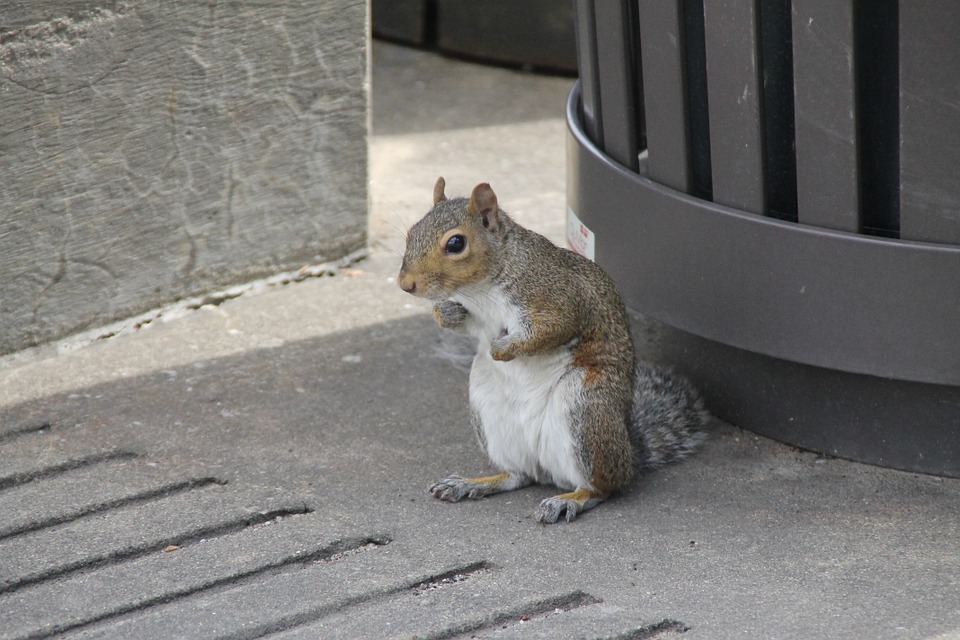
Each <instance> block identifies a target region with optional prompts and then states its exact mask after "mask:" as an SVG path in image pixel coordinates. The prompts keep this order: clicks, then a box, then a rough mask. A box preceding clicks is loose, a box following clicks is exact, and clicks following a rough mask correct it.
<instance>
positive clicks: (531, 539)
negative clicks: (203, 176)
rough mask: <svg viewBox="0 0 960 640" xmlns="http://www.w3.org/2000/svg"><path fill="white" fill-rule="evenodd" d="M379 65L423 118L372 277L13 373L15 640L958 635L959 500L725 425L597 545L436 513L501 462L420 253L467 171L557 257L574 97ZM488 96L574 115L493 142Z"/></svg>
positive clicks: (517, 500) (384, 53)
mask: <svg viewBox="0 0 960 640" xmlns="http://www.w3.org/2000/svg"><path fill="white" fill-rule="evenodd" d="M375 60H376V63H375V83H378V84H377V86H378V87H379V90H378V91H375V98H374V100H375V102H374V104H375V113H374V117H375V120H376V123H377V124H379V123H380V117H381V114H383V113H385V112H390V113H391V114H392V115H391V117H392V118H396V119H395V120H394V122H395V123H397V124H396V126H397V127H399V123H401V122H402V121H403V118H405V117H409V118H411V119H417V123H413V122H411V125H410V131H409V132H404V131H402V130H401V129H399V128H395V129H392V130H390V131H389V132H383V129H382V128H377V124H375V135H374V136H373V140H372V145H371V157H372V164H373V168H372V175H373V181H374V185H373V188H372V192H373V194H374V199H373V200H374V202H373V209H372V212H373V218H374V219H373V221H372V223H371V238H373V240H374V242H373V246H372V252H371V257H370V258H368V259H367V260H364V261H362V262H359V263H357V264H354V265H352V266H350V267H346V268H343V269H340V270H337V271H336V275H334V276H332V277H322V278H311V279H308V280H305V281H302V282H296V283H291V284H288V285H280V284H277V285H274V286H265V287H261V288H259V289H255V290H252V291H251V292H249V293H246V294H244V295H242V296H240V297H238V298H234V299H229V300H225V301H222V302H221V303H220V304H209V305H206V306H202V307H201V308H199V309H197V310H195V311H184V312H182V313H176V314H170V315H169V316H161V317H159V318H158V319H157V320H155V321H153V322H151V323H150V324H148V325H145V326H144V327H143V328H141V329H140V330H139V331H134V332H131V333H129V334H127V335H121V336H118V337H114V338H110V339H105V340H98V341H95V342H93V343H91V344H89V345H87V346H83V347H80V346H78V345H77V344H73V345H72V347H71V348H70V349H63V348H61V349H58V348H57V346H56V345H51V346H48V347H45V348H42V349H34V350H31V351H29V352H24V353H21V354H18V355H17V357H15V358H13V357H8V358H6V359H4V360H2V361H0V508H2V510H3V513H4V514H5V518H4V522H3V523H0V524H2V528H0V577H2V582H0V638H50V637H57V638H60V637H63V638H132V637H145V638H205V639H206V638H231V639H235V638H261V637H271V638H284V639H288V638H327V637H350V638H357V637H370V638H384V637H396V638H410V637H429V638H457V637H496V638H516V637H522V638H580V637H585V638H664V639H666V638H680V637H682V638H710V639H713V638H797V639H804V640H806V639H809V638H870V639H873V638H891V639H900V638H910V639H924V638H938V639H946V638H956V637H960V582H958V580H957V576H958V575H960V552H958V543H957V539H956V538H957V536H956V532H957V530H958V526H960V482H958V481H956V480H946V479H939V478H934V477H928V476H919V475H914V474H907V473H900V472H894V471H887V470H883V469H877V468H873V467H868V466H864V465H859V464H855V463H850V462H846V461H843V460H837V459H830V458H823V457H818V456H816V455H813V454H808V453H803V452H799V451H797V450H794V449H791V448H788V447H784V446H781V445H778V444H776V443H772V442H770V441H768V440H765V439H762V438H759V437H755V436H753V435H750V434H747V433H744V432H741V431H739V430H738V429H736V428H735V427H732V426H729V425H723V424H716V425H715V428H714V433H713V437H712V438H711V440H710V441H709V443H708V444H707V446H706V447H705V448H704V450H703V451H702V452H701V453H700V454H699V455H698V456H696V457H695V458H693V459H691V460H689V461H687V462H685V463H683V464H680V465H676V466H673V467H669V468H666V469H663V470H662V471H660V472H657V473H655V474H653V475H650V476H649V477H647V478H644V479H642V480H640V481H639V482H638V483H637V485H636V486H635V487H634V488H633V489H632V490H631V491H630V492H628V493H626V494H624V495H622V496H620V497H619V498H617V499H615V500H612V501H610V502H609V503H607V504H604V505H601V506H600V507H597V508H596V509H595V510H593V511H591V512H589V513H587V514H584V515H583V516H582V517H581V518H579V519H578V520H577V521H575V522H574V523H571V524H569V525H568V524H559V525H553V526H542V525H538V524H537V523H536V522H535V521H534V519H533V516H532V514H533V509H534V507H535V506H536V504H537V503H538V501H539V500H540V499H542V498H543V497H546V496H549V495H552V493H553V490H552V488H550V487H540V486H535V487H530V488H527V489H524V490H522V491H519V492H515V493H512V494H506V495H501V496H495V497H491V498H487V499H484V500H481V501H477V502H471V503H461V504H455V505H451V504H446V503H441V502H438V501H436V500H433V499H432V498H430V497H429V496H428V495H427V493H426V488H427V487H428V486H429V485H430V483H431V482H432V481H433V480H435V479H437V478H438V477H441V474H447V473H450V472H461V473H473V472H483V471H486V470H488V469H489V467H488V466H487V464H486V463H485V461H484V460H483V459H482V456H481V454H480V453H479V452H478V450H477V448H476V446H475V444H474V442H473V437H472V435H471V430H470V426H469V423H468V411H467V381H466V374H465V373H463V372H462V371H459V370H458V369H456V368H454V367H453V366H452V365H450V364H449V363H447V362H446V361H444V360H442V359H440V358H438V357H437V356H436V355H435V353H434V351H433V346H434V345H435V344H436V341H437V336H438V331H437V329H436V328H435V327H434V326H433V321H432V319H431V318H430V317H429V315H428V314H427V308H426V307H425V306H424V305H423V304H422V303H421V302H418V301H417V300H415V299H412V298H410V297H408V296H404V295H403V294H402V292H400V291H399V289H398V288H397V287H396V285H395V284H394V283H393V282H392V277H393V276H394V275H395V271H396V269H397V266H398V260H399V259H398V257H397V255H396V254H395V253H394V251H395V250H399V247H402V238H400V237H399V234H398V230H402V228H403V227H402V225H404V224H407V223H410V222H412V221H413V220H414V219H415V218H416V216H417V215H419V214H420V213H422V212H423V211H424V210H425V209H426V208H427V206H428V204H429V199H430V194H431V189H432V185H433V181H434V179H435V177H436V175H437V174H443V175H444V176H445V177H447V182H448V192H449V193H451V194H452V193H455V192H467V191H468V190H469V189H470V188H471V187H472V186H473V184H474V183H475V182H477V181H480V180H489V181H490V182H491V183H492V184H493V185H494V188H495V189H497V191H498V195H499V196H500V197H501V201H502V203H503V206H504V207H505V208H506V209H507V210H508V211H514V212H515V213H516V214H517V217H518V218H519V219H521V221H523V222H525V223H527V224H530V225H532V226H536V227H537V228H541V229H545V230H546V231H547V232H548V233H551V235H554V236H558V235H559V234H560V233H561V232H562V229H563V210H564V206H563V204H564V203H563V180H564V177H563V176H564V173H563V166H562V155H563V154H562V150H563V141H564V137H563V136H564V131H563V121H562V105H563V101H562V98H563V94H564V93H565V92H566V90H567V88H568V87H569V81H567V80H556V79H546V80H544V79H533V78H530V77H529V76H524V75H521V74H514V73H510V72H506V71H503V70H496V69H481V68H477V67H473V66H471V65H466V64H464V63H459V62H451V61H446V60H443V59H438V58H435V57H433V56H430V55H428V54H421V53H417V52H410V51H407V50H401V49H397V48H395V47H390V46H384V45H377V46H376V49H375ZM418 69H419V71H418ZM401 70H402V72H401ZM440 77H442V78H444V80H442V81H441V80H440V79H439V78H440ZM458 77H459V78H462V79H464V82H465V84H464V85H463V86H461V87H459V89H457V88H456V83H455V79H456V78H458ZM478 78H485V80H483V81H482V82H483V83H484V84H482V86H491V87H497V92H498V93H500V94H506V95H511V94H521V93H523V92H524V91H527V90H532V89H531V88H530V85H533V86H534V87H535V89H536V91H537V92H539V94H540V96H541V101H542V103H543V104H549V103H550V102H551V101H554V100H556V111H555V113H554V114H553V115H550V114H546V115H545V117H544V118H543V119H538V120H533V121H531V120H521V121H519V122H517V123H515V124H512V125H511V124H510V123H509V122H503V121H499V122H496V121H495V122H494V123H492V124H491V125H490V126H483V125H482V124H478V120H481V117H480V116H479V115H477V113H474V114H473V115H470V116H463V115H460V114H459V113H458V111H460V112H462V111H463V110H468V111H469V110H475V111H476V112H479V113H484V112H486V111H487V110H488V109H490V111H491V112H493V111H494V110H493V109H492V108H491V107H490V105H491V104H492V103H491V102H486V101H485V100H486V98H484V97H483V95H480V94H478V93H475V92H474V91H475V87H476V83H477V82H480V80H478ZM418 82H422V83H423V85H422V86H418ZM440 87H442V88H444V89H445V90H446V91H443V92H438V91H437V89H438V88H440ZM497 99H502V98H501V97H500V96H498V95H493V96H491V97H490V100H493V101H494V102H495V101H496V100H497ZM430 121H434V122H436V124H437V130H435V131H429V130H428V127H427V125H425V124H424V122H430ZM458 121H462V122H467V123H469V124H467V125H465V126H464V127H461V128H458V127H457V126H456V123H457V122H458ZM393 226H396V227H398V230H395V229H394V228H393ZM637 328H638V331H639V332H640V335H641V336H643V337H644V339H655V335H648V333H647V332H646V330H645V325H644V324H643V322H642V320H641V321H638V326H637ZM124 485H126V486H127V487H128V488H127V489H126V490H124ZM8 513H12V514H14V515H12V516H7V515H6V514H8Z"/></svg>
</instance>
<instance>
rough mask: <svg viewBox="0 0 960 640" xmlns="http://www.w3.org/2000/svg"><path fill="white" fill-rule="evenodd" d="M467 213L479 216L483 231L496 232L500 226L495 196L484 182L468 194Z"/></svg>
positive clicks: (498, 209)
mask: <svg viewBox="0 0 960 640" xmlns="http://www.w3.org/2000/svg"><path fill="white" fill-rule="evenodd" d="M467 211H468V212H469V213H471V214H473V215H476V216H479V217H480V221H481V222H482V223H483V226H484V228H485V229H489V230H490V231H494V230H496V228H497V227H498V226H499V224H500V208H499V207H498V206H497V194H495V193H494V192H493V189H491V188H490V185H489V184H487V183H486V182H483V183H481V184H478V185H477V186H475V187H474V188H473V193H471V194H470V204H468V205H467Z"/></svg>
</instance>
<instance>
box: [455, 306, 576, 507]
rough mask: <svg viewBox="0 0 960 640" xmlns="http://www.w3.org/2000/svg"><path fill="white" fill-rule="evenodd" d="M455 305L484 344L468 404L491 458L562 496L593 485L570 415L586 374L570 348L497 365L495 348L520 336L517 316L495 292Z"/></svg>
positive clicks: (480, 346) (473, 371)
mask: <svg viewBox="0 0 960 640" xmlns="http://www.w3.org/2000/svg"><path fill="white" fill-rule="evenodd" d="M465 294H466V295H463V296H460V295H457V296H454V299H455V300H457V301H458V302H460V303H461V304H463V305H464V306H465V307H467V310H468V312H469V313H470V314H471V316H472V318H471V322H470V323H468V329H469V331H470V333H472V334H473V335H474V336H476V337H477V338H478V339H479V344H478V350H477V355H476V357H475V358H474V360H473V367H472V369H471V370H470V405H471V407H472V408H473V410H474V411H475V412H476V413H477V415H478V417H479V418H480V422H481V425H482V428H483V434H484V439H485V441H486V446H487V454H488V455H489V456H490V459H491V460H492V461H493V462H494V463H495V464H496V465H498V466H499V467H500V468H502V469H504V470H506V471H513V472H519V473H524V474H526V475H528V476H530V477H531V478H533V479H534V480H536V481H538V482H548V483H553V484H556V485H557V486H559V487H561V488H563V489H575V488H577V487H587V486H590V485H589V483H588V481H587V478H586V477H584V470H583V469H582V468H581V465H580V462H579V457H578V456H577V454H576V452H575V450H574V445H573V436H572V429H571V416H572V414H573V411H574V409H575V408H576V407H577V405H579V404H580V403H582V401H583V399H582V394H583V375H584V374H583V371H582V370H580V369H578V368H575V367H572V366H571V362H572V360H573V355H572V354H571V353H570V349H569V348H567V347H564V348H560V349H558V350H556V351H554V352H552V353H549V354H544V355H534V356H519V357H517V358H514V359H513V360H511V361H509V362H497V361H495V360H494V359H493V358H492V357H491V356H490V341H491V340H494V339H495V338H497V337H499V335H501V334H502V333H503V332H504V331H506V332H508V333H514V332H516V331H517V330H518V329H519V322H520V320H519V314H518V310H517V309H515V308H513V307H512V305H511V304H510V303H509V301H508V300H507V299H506V296H504V295H503V294H502V293H501V292H500V291H498V290H497V289H496V288H491V289H486V290H484V291H482V292H479V291H471V292H465Z"/></svg>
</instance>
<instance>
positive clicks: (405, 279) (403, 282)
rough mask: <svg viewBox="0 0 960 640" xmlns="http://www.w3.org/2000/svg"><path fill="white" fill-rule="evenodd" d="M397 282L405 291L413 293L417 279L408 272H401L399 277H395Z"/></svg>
mask: <svg viewBox="0 0 960 640" xmlns="http://www.w3.org/2000/svg"><path fill="white" fill-rule="evenodd" d="M397 284H399V285H400V288H401V289H403V290H404V291H406V292H407V293H413V292H415V291H416V290H417V281H416V280H414V279H413V277H411V276H410V274H408V273H401V274H400V277H399V278H397Z"/></svg>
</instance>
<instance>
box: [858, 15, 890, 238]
mask: <svg viewBox="0 0 960 640" xmlns="http://www.w3.org/2000/svg"><path fill="white" fill-rule="evenodd" d="M899 5H900V2H899V0H854V2H853V21H854V28H853V39H854V44H855V46H854V50H855V51H856V54H855V55H854V60H853V66H854V74H855V76H856V85H857V112H856V119H857V137H858V140H857V142H858V144H859V146H860V148H859V153H858V161H859V167H860V230H861V232H863V233H866V234H870V235H879V236H884V237H891V238H897V237H899V234H900V124H899V122H900V120H899V94H900V82H899V51H898V48H899V45H898V44H897V42H898V41H899V29H898V18H897V14H898V10H899Z"/></svg>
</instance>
